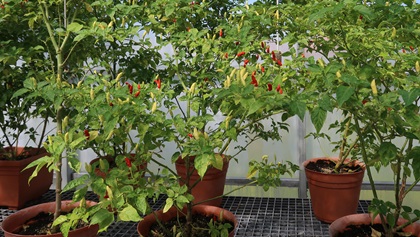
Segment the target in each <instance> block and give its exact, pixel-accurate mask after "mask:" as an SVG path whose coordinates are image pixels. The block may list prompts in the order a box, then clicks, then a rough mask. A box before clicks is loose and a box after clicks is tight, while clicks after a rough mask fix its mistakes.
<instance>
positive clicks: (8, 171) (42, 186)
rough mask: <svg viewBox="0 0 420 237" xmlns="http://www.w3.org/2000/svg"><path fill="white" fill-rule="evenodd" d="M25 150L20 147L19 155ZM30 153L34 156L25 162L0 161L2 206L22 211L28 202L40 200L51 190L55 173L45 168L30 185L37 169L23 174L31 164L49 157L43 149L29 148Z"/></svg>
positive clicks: (0, 204)
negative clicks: (31, 177)
mask: <svg viewBox="0 0 420 237" xmlns="http://www.w3.org/2000/svg"><path fill="white" fill-rule="evenodd" d="M5 149H10V148H5ZM24 150H25V149H24V148H23V147H19V148H18V153H22V152H23V151H24ZM28 152H29V154H32V155H33V156H30V157H29V158H27V159H24V160H17V161H9V160H0V206H6V207H8V208H9V209H20V208H22V207H23V206H24V205H25V203H26V202H28V201H31V200H34V199H37V198H39V197H40V196H42V195H43V194H44V193H45V192H47V191H48V190H49V188H50V186H51V184H52V179H53V173H52V172H48V169H47V168H46V167H43V168H42V169H41V170H40V171H39V172H38V175H37V176H36V177H35V178H33V179H32V180H31V182H30V183H29V184H28V180H29V177H30V176H31V175H32V173H33V171H34V169H35V167H33V168H31V169H27V170H25V171H23V172H22V170H23V169H24V168H25V167H26V166H28V165H29V164H30V163H31V162H33V161H35V160H37V159H39V158H41V157H44V156H46V155H48V153H47V152H46V151H45V149H43V148H42V149H36V148H29V150H28Z"/></svg>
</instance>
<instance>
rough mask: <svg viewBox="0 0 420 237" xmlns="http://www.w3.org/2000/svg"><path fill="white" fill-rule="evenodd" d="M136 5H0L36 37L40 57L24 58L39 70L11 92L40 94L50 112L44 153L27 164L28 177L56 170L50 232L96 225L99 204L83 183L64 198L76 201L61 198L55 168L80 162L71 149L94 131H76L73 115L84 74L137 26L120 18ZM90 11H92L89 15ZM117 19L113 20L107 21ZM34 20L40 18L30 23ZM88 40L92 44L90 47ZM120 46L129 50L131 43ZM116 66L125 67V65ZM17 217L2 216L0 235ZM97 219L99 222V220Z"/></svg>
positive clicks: (79, 108) (80, 107)
mask: <svg viewBox="0 0 420 237" xmlns="http://www.w3.org/2000/svg"><path fill="white" fill-rule="evenodd" d="M136 8H137V5H132V4H128V3H127V4H123V3H121V4H117V3H115V4H114V3H113V2H109V1H101V2H98V1H87V2H67V1H59V2H57V1H30V2H27V1H9V3H8V4H6V6H4V8H3V7H2V13H3V12H4V13H5V14H4V15H2V20H3V19H9V18H11V19H13V20H14V21H16V22H23V23H26V25H27V26H29V28H28V27H23V28H22V29H23V31H25V32H26V31H28V32H34V33H36V35H37V39H40V40H38V41H35V42H34V43H36V44H37V45H36V47H34V48H35V49H37V50H38V51H39V55H40V57H41V59H40V60H39V62H37V61H35V60H34V61H31V60H30V59H29V62H30V63H38V64H41V65H42V66H43V70H40V71H39V72H37V75H39V78H34V77H31V78H29V79H27V80H25V82H24V88H21V89H20V90H18V91H17V92H16V93H15V97H17V96H21V95H24V96H25V97H26V98H27V99H28V100H31V99H32V100H33V99H36V98H42V99H43V100H45V101H46V103H47V105H48V106H47V107H49V108H50V109H51V111H53V112H54V113H55V118H54V121H55V122H56V129H55V135H54V136H49V137H48V140H47V142H45V143H44V147H45V149H46V150H47V151H48V152H49V155H48V156H46V157H44V158H42V159H40V160H37V161H36V162H33V163H31V164H30V165H29V166H28V168H31V167H35V171H34V172H33V174H32V176H31V178H33V177H36V176H37V175H38V173H39V172H38V171H39V170H40V169H41V168H42V167H47V168H48V169H49V170H50V171H52V170H54V172H55V174H56V188H55V191H56V202H55V203H54V204H53V208H49V209H48V210H54V223H53V225H52V226H53V228H52V229H51V232H54V233H56V232H61V233H62V235H64V236H67V235H70V236H72V235H73V236H74V235H76V236H80V234H79V233H77V232H76V233H74V232H72V231H70V230H72V229H74V228H75V227H76V226H77V225H78V224H79V223H80V220H82V222H84V223H85V224H84V225H85V226H86V227H87V229H89V231H90V233H89V234H88V235H96V234H97V232H98V225H95V224H97V223H98V222H95V220H98V219H99V217H100V212H98V210H100V208H101V207H99V206H92V205H93V204H94V203H87V202H86V201H85V200H84V196H85V194H86V192H87V188H86V189H84V188H80V189H77V191H75V194H74V197H73V201H70V202H79V204H77V205H76V206H74V205H73V206H71V205H68V203H67V202H62V201H61V192H62V191H63V188H62V186H61V169H62V164H63V162H68V164H69V166H70V167H71V168H72V169H74V170H75V171H76V172H77V171H79V170H80V168H81V163H80V162H79V160H78V157H77V154H76V151H77V150H78V149H81V148H84V147H86V145H85V143H87V142H90V141H92V140H94V139H95V135H96V134H97V132H96V131H89V132H84V131H83V130H82V131H80V130H79V127H80V126H81V125H80V123H81V122H83V121H77V120H75V119H77V116H75V115H76V114H78V113H82V112H83V111H85V109H86V107H87V106H86V104H85V101H83V98H84V97H83V95H84V94H83V93H84V92H85V91H86V88H91V87H92V86H95V85H97V84H96V83H97V82H96V81H94V80H92V78H90V77H89V76H87V75H89V74H93V71H94V70H93V68H96V67H100V66H109V64H105V63H103V61H101V60H100V59H103V58H107V57H111V55H112V54H111V53H109V52H110V51H109V50H108V48H106V46H108V45H110V44H111V45H113V46H116V45H115V44H117V45H118V42H124V40H125V39H127V38H129V37H133V33H136V32H137V27H135V26H134V25H133V24H134V23H132V24H131V23H130V25H129V27H127V25H126V24H124V23H123V22H124V21H125V20H126V19H128V18H130V16H131V15H132V14H133V12H136V11H135V9H136ZM3 10H4V11H3ZM108 10H110V11H114V14H110V12H108ZM105 12H107V13H106V14H105ZM93 13H94V14H95V15H96V16H97V17H95V16H93V15H92V14H93ZM117 21H118V23H119V24H118V26H115V27H113V24H114V23H117ZM38 22H40V23H41V24H35V23H38ZM116 25H117V24H116ZM95 42H96V43H97V44H96V45H95ZM105 42H109V43H108V44H107V43H105ZM130 42H133V41H130ZM92 44H93V45H95V46H97V47H91V45H92ZM120 46H121V47H120V48H125V49H126V50H127V49H130V50H132V45H131V44H129V46H127V45H120ZM125 46H126V47H125ZM121 65H124V64H123V63H121ZM122 68H124V69H127V68H128V66H127V65H126V66H124V67H122ZM81 69H83V70H81ZM111 69H114V68H109V70H108V71H109V72H111V76H113V77H114V78H115V77H116V76H117V75H116V74H112V72H116V71H112V70H111ZM85 79H86V80H85ZM102 85H103V84H102ZM40 109H41V108H40ZM70 125H71V126H70ZM64 158H65V159H64ZM84 178H85V177H82V178H81V179H84ZM71 185H72V183H70V184H68V186H67V187H66V188H65V189H64V190H69V189H72V188H74V186H71ZM87 204H88V205H87ZM68 206H69V207H70V206H71V209H72V208H74V207H76V208H75V209H74V211H73V212H71V213H70V214H68V215H61V214H62V210H66V211H71V210H69V209H68V208H67V207H68ZM38 212H39V211H38ZM21 213H22V212H21ZM16 214H17V213H16ZM36 214H37V213H35V214H34V215H36ZM30 217H32V216H30ZM24 221H25V220H24ZM24 221H23V222H24ZM21 223H22V221H14V220H13V218H12V216H10V217H8V218H7V220H5V221H4V222H3V229H4V230H5V232H6V235H8V233H9V232H10V230H11V229H12V230H14V229H17V228H19V227H18V226H17V225H19V224H21ZM99 224H100V227H99V228H101V227H102V223H99ZM102 230H103V229H102ZM57 234H58V233H57Z"/></svg>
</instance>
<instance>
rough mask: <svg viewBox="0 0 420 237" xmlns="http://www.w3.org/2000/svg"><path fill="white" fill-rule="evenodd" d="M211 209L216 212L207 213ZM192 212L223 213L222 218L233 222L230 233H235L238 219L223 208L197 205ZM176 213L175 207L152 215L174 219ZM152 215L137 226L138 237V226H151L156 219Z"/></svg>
mask: <svg viewBox="0 0 420 237" xmlns="http://www.w3.org/2000/svg"><path fill="white" fill-rule="evenodd" d="M186 208H187V207H184V208H183V211H182V212H185V209H186ZM211 209H213V210H215V209H216V211H208V210H211ZM192 211H193V213H202V214H203V213H206V212H207V213H210V214H213V213H214V212H218V211H223V212H224V217H226V219H228V220H229V221H232V222H233V225H234V226H233V230H232V231H235V229H237V228H238V225H239V222H238V219H237V218H236V216H235V214H233V213H232V212H231V211H229V210H227V209H225V208H222V207H217V206H212V205H206V204H199V205H193V206H192ZM178 212H180V211H179V210H178V209H177V208H176V207H171V208H170V209H169V210H168V211H167V212H166V213H163V209H160V210H157V211H154V214H156V215H157V217H158V218H162V216H164V215H171V214H172V215H174V217H175V216H176V213H178ZM154 214H153V213H151V214H149V215H147V216H145V218H144V219H143V220H142V221H140V222H139V223H138V224H137V232H138V233H139V235H140V236H142V235H141V233H140V229H141V228H140V226H142V224H144V223H147V224H152V223H153V222H155V220H156V218H155V216H154ZM170 218H173V217H170ZM164 219H166V218H164ZM168 220H169V219H168ZM147 224H146V225H147Z"/></svg>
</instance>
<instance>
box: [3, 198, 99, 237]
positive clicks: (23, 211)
mask: <svg viewBox="0 0 420 237" xmlns="http://www.w3.org/2000/svg"><path fill="white" fill-rule="evenodd" d="M86 204H87V205H89V206H95V205H97V202H95V201H90V200H86ZM50 205H53V206H55V202H46V203H40V204H37V205H34V206H29V207H26V208H24V209H21V210H19V211H17V212H15V213H13V214H11V215H10V216H8V217H7V218H5V219H4V220H3V222H2V223H1V225H0V230H2V231H3V232H5V234H6V233H7V234H9V236H22V237H23V236H27V235H19V234H15V233H13V232H12V231H14V230H5V229H4V225H8V224H9V223H8V222H10V221H13V219H17V218H18V215H23V216H26V217H28V218H32V217H34V216H36V215H37V214H38V213H40V212H35V214H34V215H30V214H29V213H30V212H29V211H30V210H31V209H36V208H38V209H39V208H41V211H43V212H45V209H46V207H48V206H50ZM61 205H62V206H63V208H62V209H63V210H65V209H66V208H67V207H68V206H70V208H72V207H74V208H75V207H77V206H78V205H79V202H73V201H72V200H62V201H61ZM15 215H16V216H15ZM10 217H12V218H10ZM24 221H27V220H24ZM11 225H12V227H13V226H14V225H13V224H11ZM91 228H93V230H95V231H96V233H98V231H99V225H98V224H95V225H87V226H85V227H82V228H78V229H75V230H71V231H70V232H69V236H70V234H71V233H73V232H78V231H80V230H85V229H91ZM6 229H7V228H6ZM29 236H31V235H29ZM36 236H39V237H43V236H46V237H47V236H48V237H60V236H63V235H62V233H61V232H60V233H55V234H52V235H36Z"/></svg>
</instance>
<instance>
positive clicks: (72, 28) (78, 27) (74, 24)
mask: <svg viewBox="0 0 420 237" xmlns="http://www.w3.org/2000/svg"><path fill="white" fill-rule="evenodd" d="M81 29H83V25H81V24H79V23H77V22H72V23H71V24H70V25H68V26H67V31H70V32H77V31H80V30H81Z"/></svg>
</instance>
